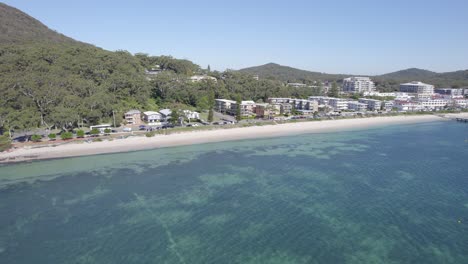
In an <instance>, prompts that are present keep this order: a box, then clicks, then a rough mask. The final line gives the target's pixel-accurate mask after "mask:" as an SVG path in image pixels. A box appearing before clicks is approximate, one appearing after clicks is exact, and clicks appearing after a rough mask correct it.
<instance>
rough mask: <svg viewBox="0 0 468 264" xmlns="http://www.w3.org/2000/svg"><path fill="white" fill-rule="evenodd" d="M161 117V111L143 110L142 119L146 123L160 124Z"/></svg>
mask: <svg viewBox="0 0 468 264" xmlns="http://www.w3.org/2000/svg"><path fill="white" fill-rule="evenodd" d="M162 119H163V117H162V115H161V113H159V112H155V111H146V112H143V120H145V122H146V123H147V124H148V125H159V124H161V120H162Z"/></svg>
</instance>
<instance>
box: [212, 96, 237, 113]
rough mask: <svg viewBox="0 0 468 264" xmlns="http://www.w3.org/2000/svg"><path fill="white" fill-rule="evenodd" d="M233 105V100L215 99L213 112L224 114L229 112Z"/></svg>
mask: <svg viewBox="0 0 468 264" xmlns="http://www.w3.org/2000/svg"><path fill="white" fill-rule="evenodd" d="M235 103H236V101H233V100H227V99H215V110H216V111H218V112H220V113H224V114H226V113H228V112H229V111H230V110H231V105H232V104H235Z"/></svg>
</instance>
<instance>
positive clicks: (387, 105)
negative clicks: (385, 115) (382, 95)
mask: <svg viewBox="0 0 468 264" xmlns="http://www.w3.org/2000/svg"><path fill="white" fill-rule="evenodd" d="M383 104H384V109H385V110H387V111H390V110H392V108H393V101H384V102H383Z"/></svg>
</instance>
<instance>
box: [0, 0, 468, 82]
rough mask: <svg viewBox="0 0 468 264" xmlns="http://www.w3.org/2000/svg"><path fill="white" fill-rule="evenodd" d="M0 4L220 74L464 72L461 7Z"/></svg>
mask: <svg viewBox="0 0 468 264" xmlns="http://www.w3.org/2000/svg"><path fill="white" fill-rule="evenodd" d="M0 1H3V0H0ZM3 2H4V3H6V4H8V5H11V6H14V7H16V8H18V9H20V10H22V11H24V12H26V13H28V14H29V15H31V16H33V17H34V18H36V19H38V20H40V21H41V22H43V23H44V24H46V25H47V26H48V27H49V28H51V29H54V30H56V31H58V32H60V33H63V34H65V35H67V36H70V37H72V38H74V39H77V40H80V41H83V42H88V43H91V44H94V45H96V46H98V47H101V48H104V49H107V50H127V51H129V52H131V53H138V52H142V53H148V54H149V55H171V56H173V57H176V58H181V59H189V60H192V61H193V62H195V63H196V64H199V65H200V66H202V67H203V68H206V67H207V66H208V65H210V67H211V69H216V70H225V69H241V68H245V67H250V66H257V65H262V64H266V63H270V62H274V63H278V64H281V65H287V66H291V67H295V68H300V69H305V70H310V71H317V72H327V73H348V74H362V75H375V74H383V73H388V72H392V71H397V70H402V69H407V68H413V67H416V68H422V69H427V70H432V71H437V72H447V71H455V70H464V69H468V15H467V14H468V1H467V0H441V1H434V0H425V1H422V0H373V1H371V0H348V1H345V0H342V1H338V0H321V1H315V0H309V1H299V0H287V1H284V0H283V1H275V0H270V1H264V0H257V1H256V0H250V1H244V0H235V1H219V0H216V1H211V0H209V1H207V0H197V1H179V0H163V1H159V0H153V1H149V0H146V1H145V0H132V1H119V0H114V1H106V0H99V1H98V0H93V1H90V0H80V1H63V0H40V1H32V0H6V1H3Z"/></svg>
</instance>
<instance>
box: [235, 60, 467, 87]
mask: <svg viewBox="0 0 468 264" xmlns="http://www.w3.org/2000/svg"><path fill="white" fill-rule="evenodd" d="M239 72H243V73H248V74H254V75H258V76H259V77H260V78H265V79H276V80H281V81H283V82H303V83H308V82H310V80H322V81H323V80H328V81H331V80H337V81H338V82H340V81H341V80H342V79H343V78H346V77H349V76H352V75H346V74H327V73H319V72H311V71H306V70H301V69H296V68H292V67H288V66H282V65H279V64H275V63H268V64H265V65H261V66H255V67H250V68H245V69H241V70H239ZM371 77H372V79H374V80H375V81H376V82H377V84H378V87H379V88H382V89H384V90H388V91H390V90H395V89H397V88H398V85H399V83H401V82H409V81H422V82H427V83H431V84H434V85H435V86H436V87H463V86H468V70H464V71H454V72H445V73H437V72H432V71H428V70H421V69H417V68H411V69H406V70H401V71H397V72H392V73H387V74H382V75H377V76H371Z"/></svg>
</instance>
